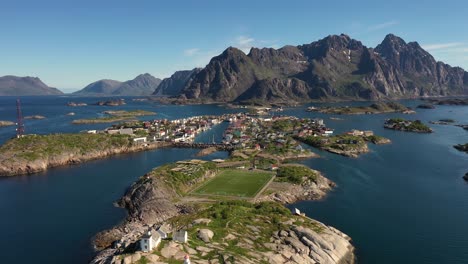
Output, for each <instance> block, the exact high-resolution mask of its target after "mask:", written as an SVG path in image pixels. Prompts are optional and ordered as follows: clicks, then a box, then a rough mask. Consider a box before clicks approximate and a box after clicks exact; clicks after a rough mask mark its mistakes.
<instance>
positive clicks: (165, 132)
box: [86, 116, 223, 143]
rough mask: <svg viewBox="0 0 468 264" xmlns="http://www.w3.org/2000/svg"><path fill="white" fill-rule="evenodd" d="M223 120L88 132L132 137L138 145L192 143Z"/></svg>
mask: <svg viewBox="0 0 468 264" xmlns="http://www.w3.org/2000/svg"><path fill="white" fill-rule="evenodd" d="M222 120H223V116H221V117H219V116H195V117H189V118H182V119H175V120H167V119H158V120H153V121H145V122H134V123H128V124H127V123H126V124H122V125H115V126H113V127H110V128H107V129H105V130H104V131H97V130H88V131H86V132H87V133H92V134H95V133H107V134H120V135H130V136H132V137H133V141H134V142H137V143H146V142H149V141H169V142H192V141H193V140H194V139H195V136H196V135H197V134H199V133H201V132H203V131H207V130H209V129H211V128H212V127H213V126H214V125H216V124H218V123H220V122H222Z"/></svg>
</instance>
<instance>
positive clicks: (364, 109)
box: [320, 101, 408, 115]
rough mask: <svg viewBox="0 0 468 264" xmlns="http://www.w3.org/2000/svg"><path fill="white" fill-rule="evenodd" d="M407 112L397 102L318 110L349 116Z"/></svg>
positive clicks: (405, 108)
mask: <svg viewBox="0 0 468 264" xmlns="http://www.w3.org/2000/svg"><path fill="white" fill-rule="evenodd" d="M406 110H408V108H407V107H405V106H404V105H402V104H400V103H397V102H391V101H390V102H377V103H374V104H372V105H370V106H356V107H347V106H345V107H327V108H323V109H321V110H320V112H322V113H327V114H339V115H351V114H378V113H391V112H403V111H406Z"/></svg>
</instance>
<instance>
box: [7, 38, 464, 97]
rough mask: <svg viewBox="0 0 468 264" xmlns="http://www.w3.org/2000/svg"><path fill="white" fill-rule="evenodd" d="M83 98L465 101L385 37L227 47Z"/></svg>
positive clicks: (454, 70) (11, 87) (449, 80)
mask: <svg viewBox="0 0 468 264" xmlns="http://www.w3.org/2000/svg"><path fill="white" fill-rule="evenodd" d="M49 94H50V95H53V94H62V92H61V91H59V90H57V89H55V88H51V87H48V86H47V85H45V84H44V83H43V82H42V81H41V80H40V79H39V78H33V77H15V76H4V77H0V95H49ZM73 94H74V95H86V96H122V95H128V96H146V95H154V96H171V97H173V98H176V99H178V100H182V101H187V102H188V101H193V102H197V101H199V102H266V101H267V102H272V103H282V102H285V103H288V102H291V101H294V102H307V101H310V100H337V99H339V100H386V99H404V98H419V97H437V96H458V95H468V73H467V72H466V71H464V70H463V69H462V68H460V67H451V66H450V65H448V64H445V63H443V62H440V61H436V60H435V59H434V57H433V56H432V55H431V54H429V53H428V52H427V51H425V50H424V49H423V48H422V47H421V46H420V45H419V44H418V43H417V42H409V43H407V42H405V41H404V40H403V39H401V38H400V37H398V36H395V35H393V34H389V35H387V36H386V37H385V39H384V40H383V41H382V43H380V44H379V45H377V47H375V48H369V47H366V46H364V45H363V44H362V43H361V42H360V41H358V40H355V39H352V38H350V37H349V36H347V35H345V34H341V35H330V36H327V37H325V38H323V39H320V40H318V41H314V42H312V43H310V44H304V45H299V46H284V47H282V48H279V49H273V48H262V49H258V48H252V49H251V50H250V52H249V53H248V54H245V53H244V52H243V51H241V50H239V49H237V48H233V47H229V48H227V49H226V50H225V51H224V52H222V53H221V54H220V55H218V56H216V57H213V58H212V59H211V60H210V62H209V63H208V65H206V67H204V68H195V69H192V70H186V71H177V72H175V73H174V74H173V75H172V76H171V77H169V78H166V79H164V80H161V79H158V78H155V77H154V76H152V75H150V74H148V73H145V74H141V75H138V76H137V77H136V78H135V79H133V80H129V81H125V82H119V81H115V80H107V79H105V80H99V81H96V82H93V83H91V84H89V85H88V86H86V87H85V88H83V89H81V90H79V91H77V92H75V93H73Z"/></svg>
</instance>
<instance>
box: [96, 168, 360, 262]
mask: <svg viewBox="0 0 468 264" xmlns="http://www.w3.org/2000/svg"><path fill="white" fill-rule="evenodd" d="M223 163H224V162H218V163H215V162H207V161H201V160H188V161H180V162H177V163H172V164H167V165H164V166H161V167H159V168H156V169H154V170H153V171H151V172H150V173H147V174H146V175H144V176H142V177H141V178H140V179H139V180H138V181H136V182H135V183H134V184H133V185H132V187H131V188H130V189H129V190H128V191H127V192H126V194H125V195H124V196H123V197H122V199H120V201H119V202H118V205H119V206H121V207H124V208H126V209H127V210H128V213H129V214H128V217H127V219H125V221H124V222H123V223H121V224H120V225H118V226H116V227H114V228H112V229H110V230H106V231H103V232H101V233H99V234H98V235H97V236H96V237H95V239H94V244H95V247H96V248H97V249H99V250H101V251H100V252H99V254H98V255H97V256H96V257H95V258H94V260H93V261H92V262H91V263H96V264H97V263H119V264H120V263H148V262H155V261H158V262H162V263H178V262H177V261H182V260H183V259H184V257H185V256H187V255H189V256H190V259H191V260H192V261H194V262H195V263H212V262H211V261H212V260H213V259H217V260H221V262H220V263H354V260H355V257H354V253H353V251H354V247H353V246H352V245H351V243H350V238H349V237H348V236H347V235H345V234H343V233H342V232H340V231H338V230H337V229H335V228H333V227H329V226H326V225H324V224H322V223H320V222H318V221H316V220H313V219H310V218H308V217H305V216H304V215H303V214H301V213H300V211H298V210H295V211H294V212H295V213H294V214H292V213H291V211H290V210H288V209H287V208H285V207H284V206H283V204H284V203H288V202H294V201H297V200H298V199H312V198H320V197H323V195H325V193H326V192H327V191H329V190H330V189H331V187H332V186H333V183H332V182H330V181H329V180H327V179H326V178H324V177H323V176H322V175H321V174H320V173H318V172H317V171H314V170H311V169H309V168H307V167H304V166H300V165H288V166H285V167H280V168H279V169H278V170H277V173H275V172H274V171H273V172H272V171H265V170H247V169H229V168H224V166H222V164H223ZM219 200H221V202H219ZM147 239H151V240H152V241H153V242H154V243H151V245H150V247H149V248H147V247H145V246H147V244H145V241H147ZM138 261H139V262H138Z"/></svg>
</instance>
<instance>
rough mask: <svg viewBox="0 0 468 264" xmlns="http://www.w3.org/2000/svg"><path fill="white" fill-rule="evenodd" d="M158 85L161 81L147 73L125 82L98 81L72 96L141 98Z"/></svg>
mask: <svg viewBox="0 0 468 264" xmlns="http://www.w3.org/2000/svg"><path fill="white" fill-rule="evenodd" d="M160 83H161V79H158V78H155V77H154V76H152V75H151V74H149V73H145V74H140V75H138V76H137V77H136V78H135V79H133V80H129V81H126V82H119V81H115V80H108V79H104V80H99V81H96V82H93V83H91V84H89V85H87V86H86V87H85V88H83V89H81V90H79V91H77V92H74V93H73V94H74V95H94V96H113V95H115V96H123V95H124V96H125V95H126V96H143V95H150V94H151V93H153V91H154V90H155V89H156V88H157V87H158V85H159V84H160Z"/></svg>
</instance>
